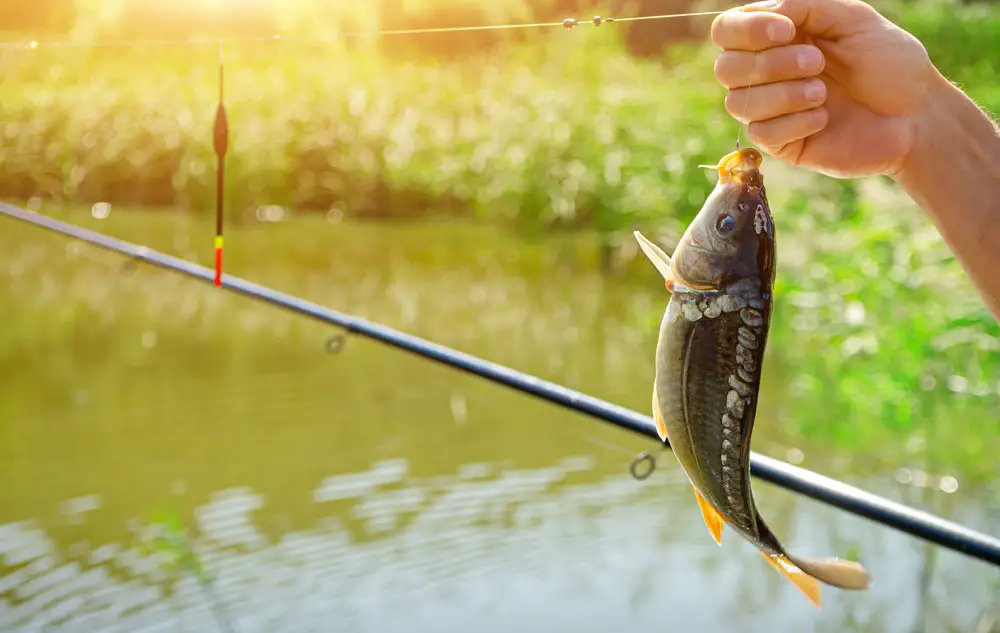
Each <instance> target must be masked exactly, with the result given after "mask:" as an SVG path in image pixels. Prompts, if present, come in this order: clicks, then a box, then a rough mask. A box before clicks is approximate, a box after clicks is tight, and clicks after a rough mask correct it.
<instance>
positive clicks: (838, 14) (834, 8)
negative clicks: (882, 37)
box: [742, 0, 882, 39]
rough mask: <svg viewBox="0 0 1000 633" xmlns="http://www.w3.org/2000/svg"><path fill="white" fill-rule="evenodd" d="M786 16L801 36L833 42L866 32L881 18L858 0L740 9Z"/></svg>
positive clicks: (793, 1) (788, 1) (788, 0)
mask: <svg viewBox="0 0 1000 633" xmlns="http://www.w3.org/2000/svg"><path fill="white" fill-rule="evenodd" d="M742 10H743V11H745V12H755V11H770V12H771V13H777V14H780V15H783V16H785V17H787V18H788V19H789V20H791V21H792V23H793V24H795V30H796V31H797V32H799V33H802V34H803V35H811V36H813V37H821V38H825V39H837V38H839V37H845V36H848V35H854V34H856V33H858V32H860V31H863V30H866V29H868V28H870V27H871V26H872V24H873V23H874V22H876V21H878V20H880V19H882V17H881V16H880V15H879V13H878V11H876V10H875V9H874V8H873V7H872V6H871V5H870V4H868V3H867V2H863V1H862V0H764V1H763V2H754V3H751V4H748V5H745V6H744V7H742Z"/></svg>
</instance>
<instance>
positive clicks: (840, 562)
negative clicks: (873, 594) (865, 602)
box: [787, 554, 871, 590]
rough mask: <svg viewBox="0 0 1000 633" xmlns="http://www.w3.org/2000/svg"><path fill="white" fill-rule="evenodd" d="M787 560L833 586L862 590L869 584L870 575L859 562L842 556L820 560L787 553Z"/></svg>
mask: <svg viewBox="0 0 1000 633" xmlns="http://www.w3.org/2000/svg"><path fill="white" fill-rule="evenodd" d="M787 557H788V560H789V561H790V562H791V563H792V564H793V565H795V566H796V567H798V568H799V569H801V570H802V571H804V572H805V573H807V574H809V575H810V576H812V577H814V578H816V579H818V580H820V581H821V582H824V583H826V584H828V585H831V586H833V587H839V588H841V589H853V590H862V589H867V588H868V586H869V585H870V584H871V577H870V576H869V575H868V572H867V571H865V568H864V567H863V566H862V565H861V564H860V563H856V562H854V561H850V560H844V559H842V558H824V559H822V560H817V559H810V558H798V557H796V556H792V555H791V554H787Z"/></svg>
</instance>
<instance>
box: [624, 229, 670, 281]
mask: <svg viewBox="0 0 1000 633" xmlns="http://www.w3.org/2000/svg"><path fill="white" fill-rule="evenodd" d="M633 235H635V240H636V241H637V242H639V248H641V249H642V252H643V253H645V254H646V257H648V258H649V261H651V262H653V266H655V267H656V270H657V271H659V273H660V275H662V276H663V283H664V285H665V286H666V287H667V290H672V289H673V287H674V272H673V270H672V269H671V267H670V256H669V255H667V254H666V253H664V252H663V249H662V248H660V247H659V246H657V245H656V244H654V243H653V242H652V241H650V240H649V239H648V238H647V237H646V236H645V235H643V234H642V233H640V232H639V231H634V232H633Z"/></svg>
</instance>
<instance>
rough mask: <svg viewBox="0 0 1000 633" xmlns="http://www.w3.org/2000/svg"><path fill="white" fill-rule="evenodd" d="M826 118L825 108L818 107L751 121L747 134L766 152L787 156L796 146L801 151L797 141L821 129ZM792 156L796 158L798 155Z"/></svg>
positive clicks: (794, 150)
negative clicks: (765, 119) (764, 119)
mask: <svg viewBox="0 0 1000 633" xmlns="http://www.w3.org/2000/svg"><path fill="white" fill-rule="evenodd" d="M828 120H829V115H828V114H827V111H826V108H824V107H819V108H815V109H813V110H807V111H806V112H796V113H795V114H786V115H784V116H780V117H777V118H774V119H768V120H767V121H757V122H754V123H751V124H750V125H749V126H748V127H747V136H749V137H750V140H751V141H753V142H754V143H755V144H757V145H758V146H760V148H761V149H763V150H764V151H766V152H767V153H768V154H771V155H772V156H776V157H778V158H789V157H790V156H789V155H790V154H794V153H796V148H797V151H798V152H801V144H800V143H798V144H797V142H798V141H801V140H803V139H805V138H806V137H809V136H812V135H813V134H816V133H817V132H820V131H822V130H823V128H825V127H826V124H827V121H828ZM796 144H797V145H796ZM793 158H794V159H795V160H797V159H798V156H797V155H796V156H794V157H793ZM793 162H795V161H793Z"/></svg>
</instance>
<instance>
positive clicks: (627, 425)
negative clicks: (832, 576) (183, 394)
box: [0, 202, 1000, 566]
mask: <svg viewBox="0 0 1000 633" xmlns="http://www.w3.org/2000/svg"><path fill="white" fill-rule="evenodd" d="M0 214H3V215H5V216H7V217H10V218H12V219H15V220H20V221H23V222H26V223H28V224H31V225H33V226H36V227H39V228H43V229H47V230H49V231H53V232H55V233H58V234H60V235H63V236H65V237H70V238H73V239H77V240H81V241H83V242H87V243H89V244H92V245H94V246H98V247H101V248H104V249H106V250H109V251H113V252H116V253H118V254H121V255H124V256H126V257H129V258H132V259H133V260H138V261H141V262H145V263H147V264H152V265H154V266H158V267H160V268H163V269H166V270H169V271H172V272H175V273H180V274H182V275H186V276H188V277H192V278H194V279H198V280H201V281H204V282H207V283H215V273H214V271H213V270H212V269H209V268H205V267H203V266H199V265H198V264H194V263H192V262H189V261H187V260H184V259H180V258H177V257H173V256H170V255H166V254H164V253H160V252H157V251H155V250H152V249H150V248H147V247H145V246H139V245H136V244H132V243H130V242H126V241H123V240H119V239H117V238H114V237H110V236H107V235H104V234H102V233H98V232H95V231H90V230H88V229H84V228H82V227H79V226H76V225H74V224H71V223H68V222H63V221H60V220H56V219H54V218H50V217H48V216H45V215H42V214H39V213H35V212H32V211H28V210H26V209H22V208H20V207H16V206H13V205H10V204H6V203H3V202H0ZM220 287H221V288H222V289H225V290H229V291H231V292H234V293H236V294H239V295H243V296H246V297H250V298H251V299H254V300H257V301H263V302H265V303H269V304H271V305H274V306H277V307H279V308H284V309H285V310H289V311H292V312H295V313H298V314H301V315H304V316H307V317H310V318H312V319H315V320H317V321H321V322H323V323H327V324H330V325H335V326H339V327H341V328H343V329H344V330H346V331H348V332H350V333H353V334H358V335H361V336H365V337H367V338H370V339H373V340H376V341H379V342H381V343H385V344H388V345H391V346H393V347H396V348H398V349H401V350H404V351H407V352H410V353H413V354H416V355H418V356H422V357H423V358H426V359H429V360H432V361H436V362H438V363H442V364H444V365H448V366H450V367H453V368H455V369H458V370H460V371H464V372H467V373H470V374H474V375H477V376H479V377H481V378H485V379H487V380H490V381H493V382H495V383H499V384H501V385H505V386H507V387H510V388H512V389H515V390H517V391H520V392H521V393H525V394H529V395H533V396H536V397H538V398H540V399H542V400H547V401H548V402H551V403H553V404H556V405H558V406H561V407H564V408H567V409H572V410H574V411H577V412H579V413H583V414H585V415H588V416H590V417H593V418H596V419H598V420H600V421H603V422H606V423H609V424H613V425H614V426H617V427H619V428H621V429H625V430H627V431H631V432H633V433H636V434H638V435H642V436H644V437H648V438H650V439H653V440H656V441H657V442H659V441H660V440H659V436H658V435H657V433H656V427H655V425H654V423H653V420H652V418H650V417H649V416H645V415H642V414H640V413H637V412H635V411H631V410H629V409H626V408H624V407H620V406H618V405H615V404H611V403H610V402H606V401H604V400H600V399H598V398H595V397H593V396H589V395H586V394H584V393H580V392H578V391H574V390H572V389H568V388H566V387H563V386H561V385H557V384H555V383H552V382H548V381H546V380H543V379H541V378H538V377H536V376H532V375H530V374H526V373H522V372H519V371H516V370H514V369H511V368H509V367H505V366H503V365H499V364H496V363H493V362H490V361H487V360H484V359H481V358H477V357H475V356H472V355H469V354H466V353H464V352H459V351H457V350H453V349H450V348H448V347H445V346H443V345H438V344H436V343H432V342H430V341H427V340H425V339H422V338H419V337H416V336H413V335H410V334H406V333H404V332H400V331H398V330H394V329H392V328H389V327H387V326H385V325H381V324H378V323H374V322H371V321H368V320H366V319H363V318H361V317H357V316H353V315H349V314H344V313H342V312H338V311H336V310H332V309H330V308H326V307H323V306H320V305H317V304H315V303H311V302H309V301H306V300H304V299H301V298H299V297H295V296H292V295H288V294H285V293H282V292H279V291H277V290H273V289H271V288H268V287H266V286H261V285H258V284H255V283H253V282H251V281H246V280H244V279H240V278H238V277H233V276H231V275H223V277H222V279H221V283H220ZM331 340H334V339H331ZM341 343H342V341H341ZM328 349H330V347H329V345H328ZM337 349H339V345H338V346H337ZM330 351H335V350H332V349H331V350H330ZM666 448H669V444H667V445H666ZM750 473H751V474H752V475H753V476H755V477H757V478H759V479H762V480H764V481H767V482H769V483H772V484H775V485H777V486H780V487H782V488H785V489H787V490H790V491H792V492H796V493H798V494H801V495H804V496H806V497H810V498H812V499H815V500H817V501H821V502H823V503H826V504H828V505H831V506H834V507H836V508H840V509H842V510H845V511H847V512H851V513H853V514H856V515H859V516H862V517H865V518H867V519H870V520H872V521H874V522H876V523H880V524H882V525H885V526H887V527H890V528H893V529H896V530H899V531H901V532H905V533H907V534H910V535H911V536H915V537H917V538H920V539H923V540H925V541H929V542H931V543H934V544H936V545H940V546H941V547H944V548H946V549H950V550H953V551H956V552H959V553H962V554H965V555H967V556H969V557H971V558H975V559H978V560H981V561H984V562H987V563H990V564H993V565H996V566H1000V539H997V538H995V537H992V536H989V535H987V534H983V533H981V532H977V531H975V530H972V529H970V528H967V527H965V526H963V525H960V524H958V523H955V522H953V521H948V520H945V519H942V518H940V517H938V516H935V515H933V514H930V513H928V512H924V511H922V510H917V509H915V508H911V507H909V506H907V505H904V504H901V503H898V502H895V501H891V500H889V499H885V498H884V497H880V496H878V495H875V494H872V493H870V492H866V491H864V490H861V489H860V488H856V487H854V486H851V485H848V484H845V483H843V482H840V481H837V480H835V479H831V478H829V477H825V476H823V475H820V474H818V473H814V472H811V471H809V470H806V469H804V468H799V467H797V466H793V465H791V464H788V463H785V462H782V461H780V460H777V459H774V458H771V457H767V456H764V455H760V454H758V453H756V452H751V454H750Z"/></svg>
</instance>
